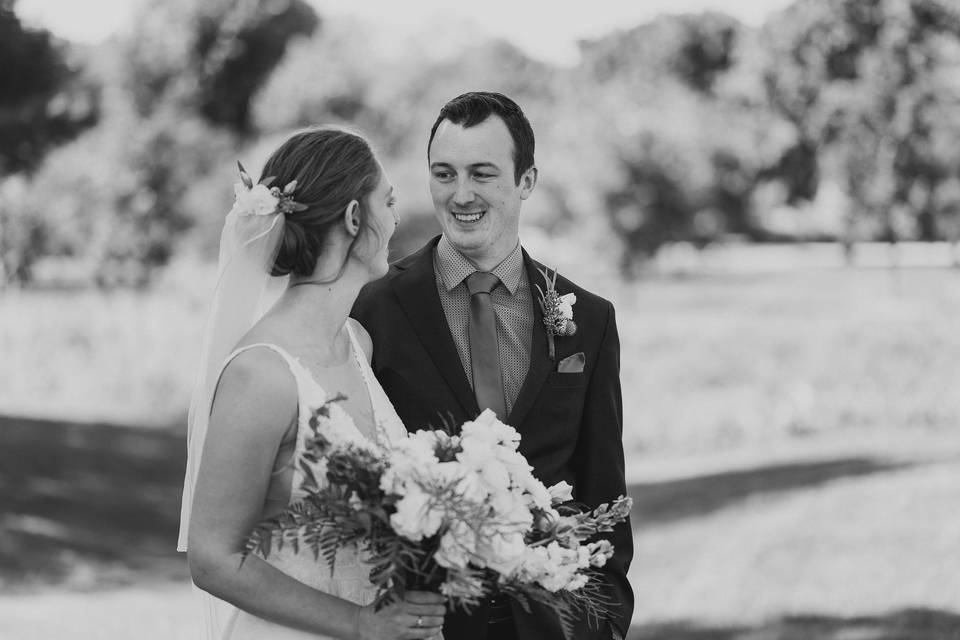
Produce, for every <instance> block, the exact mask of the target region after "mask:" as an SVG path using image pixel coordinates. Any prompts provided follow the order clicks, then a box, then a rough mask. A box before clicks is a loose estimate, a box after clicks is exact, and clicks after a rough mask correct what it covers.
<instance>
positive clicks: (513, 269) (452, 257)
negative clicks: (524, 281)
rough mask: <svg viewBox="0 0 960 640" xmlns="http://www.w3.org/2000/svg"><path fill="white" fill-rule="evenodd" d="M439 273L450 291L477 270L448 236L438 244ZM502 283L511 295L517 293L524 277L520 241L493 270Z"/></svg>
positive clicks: (442, 238) (445, 286) (441, 238)
mask: <svg viewBox="0 0 960 640" xmlns="http://www.w3.org/2000/svg"><path fill="white" fill-rule="evenodd" d="M436 265H437V272H438V273H439V274H440V278H441V279H442V280H443V286H444V288H445V289H446V290H447V291H450V290H451V289H453V288H454V287H456V286H457V285H458V284H460V283H461V282H463V281H464V280H465V279H466V278H467V276H469V275H470V274H471V273H473V272H474V271H476V270H477V268H476V267H475V266H473V264H472V263H471V262H470V261H469V260H467V259H466V257H464V255H463V254H462V253H460V252H459V251H457V249H456V247H454V246H453V245H452V244H451V243H450V241H449V240H447V237H446V236H441V237H440V242H438V243H437V254H436ZM491 273H493V274H494V275H495V276H497V277H498V278H500V282H502V283H503V286H505V287H506V288H507V290H508V291H509V292H510V295H513V294H514V293H516V292H517V287H519V286H520V278H521V276H522V275H523V252H522V251H521V250H520V241H519V240H518V241H517V246H515V247H514V248H513V251H511V252H510V253H509V254H508V255H507V257H506V258H504V259H503V261H502V262H500V264H498V265H497V266H496V267H494V268H493V269H492V270H491Z"/></svg>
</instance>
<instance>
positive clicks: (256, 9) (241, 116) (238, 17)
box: [125, 0, 320, 134]
mask: <svg viewBox="0 0 960 640" xmlns="http://www.w3.org/2000/svg"><path fill="white" fill-rule="evenodd" d="M319 23H320V21H319V18H318V17H317V15H316V13H315V12H314V11H313V9H312V8H311V7H310V6H309V5H308V4H306V3H305V2H303V1H302V0H203V1H201V0H173V1H171V2H161V3H144V4H142V5H141V13H140V15H139V16H138V18H137V20H136V21H135V24H136V27H135V32H134V34H133V36H132V37H131V38H130V39H129V40H128V41H127V44H126V51H125V60H126V61H127V64H126V70H127V73H126V83H127V86H128V87H129V89H130V91H131V93H132V94H133V96H134V100H135V104H136V105H137V109H138V111H139V112H140V114H141V115H143V116H149V115H150V114H151V113H152V112H153V111H154V109H156V108H157V107H158V106H160V105H163V104H165V103H168V102H176V103H178V104H179V105H180V107H181V108H183V109H187V110H195V111H196V112H198V113H199V114H201V115H202V116H203V117H204V118H205V119H206V120H207V121H208V122H210V123H211V124H214V125H217V126H225V127H228V128H229V129H230V130H232V131H234V132H236V133H239V134H249V133H250V132H251V131H252V126H251V125H252V122H251V116H250V105H251V100H252V98H253V96H254V94H255V93H256V92H257V91H258V90H259V89H260V87H261V86H262V85H263V84H264V83H265V82H266V80H267V79H268V78H269V76H270V74H271V73H272V71H273V70H274V69H275V68H276V66H277V65H278V64H279V63H280V61H281V59H282V58H283V56H284V53H285V52H286V49H287V47H288V45H289V44H290V42H291V40H292V39H293V38H295V37H297V36H309V35H310V34H311V33H313V32H314V30H315V29H316V28H317V26H318V25H319Z"/></svg>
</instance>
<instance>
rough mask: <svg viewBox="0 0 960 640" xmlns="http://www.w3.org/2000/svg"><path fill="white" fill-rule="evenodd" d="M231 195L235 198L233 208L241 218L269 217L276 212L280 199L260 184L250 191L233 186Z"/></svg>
mask: <svg viewBox="0 0 960 640" xmlns="http://www.w3.org/2000/svg"><path fill="white" fill-rule="evenodd" d="M233 193H234V195H235V196H236V202H234V204H233V207H234V209H235V210H236V211H237V213H238V214H239V215H241V216H269V215H271V214H274V213H276V212H277V204H278V203H279V202H280V199H279V198H277V197H276V196H275V195H273V194H272V193H270V189H268V188H267V187H265V186H263V185H262V184H255V185H253V188H251V189H248V188H247V187H246V186H245V185H243V184H235V185H233Z"/></svg>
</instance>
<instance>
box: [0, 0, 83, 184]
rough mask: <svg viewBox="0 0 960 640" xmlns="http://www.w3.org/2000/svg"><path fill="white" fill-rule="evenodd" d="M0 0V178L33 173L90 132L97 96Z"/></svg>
mask: <svg viewBox="0 0 960 640" xmlns="http://www.w3.org/2000/svg"><path fill="white" fill-rule="evenodd" d="M14 8H15V0H0V60H2V61H3V64H0V176H2V175H4V174H8V173H12V172H16V171H30V170H32V169H34V168H35V167H36V166H37V164H38V163H39V162H40V160H41V159H42V158H43V155H44V154H45V153H46V152H47V150H49V149H50V148H52V147H54V146H56V145H58V144H62V143H63V142H65V141H67V140H70V139H71V138H73V137H74V136H76V135H77V134H78V133H79V132H80V131H82V130H83V129H85V128H87V127H89V126H91V125H92V124H94V123H95V122H96V120H97V116H98V90H97V88H96V87H95V86H93V85H91V84H90V83H88V82H86V80H85V78H83V76H82V74H81V73H80V72H79V71H78V70H77V69H76V68H74V67H73V66H72V65H71V64H70V63H69V62H68V60H67V56H66V53H65V51H64V48H63V47H62V46H60V45H59V44H57V43H55V42H54V40H53V38H52V36H51V35H50V33H49V32H47V31H44V30H41V29H28V28H26V27H24V26H23V24H22V23H21V22H20V19H19V18H18V17H17V15H16V13H15V11H14Z"/></svg>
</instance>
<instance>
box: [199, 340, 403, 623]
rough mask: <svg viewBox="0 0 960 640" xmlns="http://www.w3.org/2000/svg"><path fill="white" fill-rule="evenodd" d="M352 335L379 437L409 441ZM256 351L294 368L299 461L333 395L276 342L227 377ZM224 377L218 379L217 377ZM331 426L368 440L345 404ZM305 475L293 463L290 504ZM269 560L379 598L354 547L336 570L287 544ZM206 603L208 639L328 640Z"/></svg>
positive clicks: (360, 597)
mask: <svg viewBox="0 0 960 640" xmlns="http://www.w3.org/2000/svg"><path fill="white" fill-rule="evenodd" d="M346 328H347V332H348V334H349V337H350V348H351V353H352V354H353V360H354V361H355V363H356V365H357V367H359V370H360V375H361V378H362V380H363V383H364V386H365V387H366V390H367V393H368V394H369V399H370V407H371V409H372V412H373V423H374V425H375V429H376V433H375V437H376V439H377V440H378V441H379V442H380V443H381V444H385V445H387V446H389V443H390V442H392V441H395V439H397V438H406V437H407V430H406V428H405V427H404V426H403V423H402V422H401V421H400V418H399V417H398V416H397V412H396V411H395V410H394V408H393V405H392V404H391V403H390V400H389V399H388V398H387V395H386V394H385V393H384V391H383V388H382V387H381V386H380V383H379V382H377V379H376V378H375V377H374V374H373V370H372V369H371V368H370V364H369V363H368V362H367V360H366V358H365V357H364V356H363V351H362V350H361V348H360V346H359V343H358V341H357V338H356V336H355V335H354V332H353V330H352V328H351V327H350V322H349V321H348V322H347V324H346ZM254 348H265V349H270V350H272V351H274V352H275V353H277V354H278V355H280V356H281V357H282V358H283V359H284V360H285V361H286V362H287V365H288V366H289V367H290V371H291V373H292V374H293V377H294V379H295V380H296V384H297V394H298V409H299V417H298V424H297V436H296V442H295V445H294V451H293V457H292V458H291V460H296V459H298V457H299V456H300V454H301V453H302V452H303V450H304V443H305V441H306V439H307V438H308V437H310V436H311V435H312V430H311V429H310V426H309V420H310V415H311V411H310V410H311V408H312V407H319V406H320V405H321V404H322V403H323V402H324V401H326V400H327V399H328V397H329V395H331V394H328V393H327V392H326V391H324V389H323V388H322V387H321V386H320V384H319V383H318V382H317V381H316V379H315V378H314V376H313V375H312V374H311V373H310V372H309V371H308V370H307V368H306V367H305V366H304V365H303V364H301V362H300V361H299V360H298V359H297V358H295V357H294V356H292V355H290V354H289V353H288V352H287V351H285V350H284V349H282V348H281V347H278V346H277V345H274V344H268V343H258V344H251V345H247V346H245V347H242V348H240V349H237V350H236V351H234V352H233V353H231V354H230V355H229V356H228V357H227V359H226V360H225V361H224V363H223V365H222V366H221V368H220V373H221V374H222V372H223V369H224V368H225V367H226V365H227V364H228V363H229V362H230V361H231V360H232V359H233V358H235V357H236V356H237V355H239V354H240V353H242V352H244V351H247V350H249V349H254ZM217 377H218V378H219V375H218V376H217ZM330 420H331V422H330V424H329V426H330V428H332V429H335V430H336V431H337V432H339V433H342V434H346V436H347V437H350V438H357V439H365V438H366V436H365V435H364V434H362V433H361V432H360V430H359V429H358V428H357V426H356V424H355V423H354V420H353V418H351V416H350V415H349V414H348V413H347V412H346V411H345V410H344V409H343V408H342V406H341V403H333V404H332V405H331V411H330ZM303 478H304V474H303V472H302V471H301V470H300V469H299V467H298V465H294V471H293V482H292V485H291V488H290V502H291V503H292V502H295V501H296V500H298V499H300V498H302V497H303V495H304V492H303V491H302V489H301V485H302V482H303ZM317 478H318V479H321V478H322V474H320V473H318V474H317ZM266 561H267V562H269V563H270V564H272V565H274V566H275V567H277V568H278V569H280V570H281V571H283V572H284V573H286V574H288V575H290V576H293V577H294V578H296V579H297V580H299V581H300V582H303V583H305V584H307V585H309V586H311V587H313V588H315V589H318V590H320V591H323V592H325V593H329V594H331V595H335V596H338V597H340V598H344V599H345V600H349V601H351V602H354V603H357V604H360V605H367V604H370V603H371V602H373V600H374V597H375V596H376V589H375V587H374V586H373V585H372V584H371V583H370V581H369V579H368V575H369V566H367V565H365V564H363V562H361V561H360V560H359V558H358V557H357V553H356V552H355V551H354V550H352V549H341V550H340V551H339V552H338V553H337V558H336V562H335V563H334V570H333V572H331V571H330V568H329V566H328V565H326V563H325V562H324V560H323V558H322V557H321V558H319V559H315V558H314V557H313V553H312V552H311V551H309V550H303V551H302V552H301V553H299V554H297V553H294V552H293V550H292V549H291V548H290V547H289V546H284V548H283V549H282V550H281V551H279V552H278V551H276V550H274V551H272V552H271V553H270V556H269V557H268V558H267V559H266ZM198 592H199V593H200V594H201V596H202V597H203V598H204V600H205V605H206V606H205V609H206V622H207V634H206V636H205V637H206V638H208V639H211V640H213V639H216V640H248V639H249V640H252V639H254V638H256V639H257V640H306V639H307V638H310V639H312V640H318V639H321V638H327V636H321V635H316V634H310V633H306V632H303V631H299V630H296V629H291V628H289V627H284V626H281V625H278V624H276V623H273V622H270V621H268V620H264V619H263V618H259V617H257V616H254V615H252V614H249V613H247V612H245V611H242V610H240V609H238V608H236V607H234V606H232V605H230V604H229V603H226V602H223V601H222V600H218V599H217V598H214V597H213V596H211V595H210V594H208V593H205V592H202V591H199V590H198Z"/></svg>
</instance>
